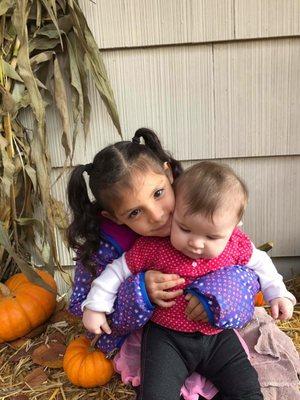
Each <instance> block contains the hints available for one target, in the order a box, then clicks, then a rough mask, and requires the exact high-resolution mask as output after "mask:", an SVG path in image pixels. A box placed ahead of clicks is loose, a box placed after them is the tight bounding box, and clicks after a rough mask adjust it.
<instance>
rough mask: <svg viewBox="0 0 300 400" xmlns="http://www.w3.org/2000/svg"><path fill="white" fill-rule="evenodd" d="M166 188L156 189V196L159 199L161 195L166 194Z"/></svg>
mask: <svg viewBox="0 0 300 400" xmlns="http://www.w3.org/2000/svg"><path fill="white" fill-rule="evenodd" d="M164 191H165V189H158V190H156V192H155V193H154V198H155V199H158V198H159V197H161V196H162V195H163V194H164Z"/></svg>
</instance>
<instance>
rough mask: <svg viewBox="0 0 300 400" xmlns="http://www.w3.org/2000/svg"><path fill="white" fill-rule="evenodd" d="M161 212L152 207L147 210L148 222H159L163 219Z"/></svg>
mask: <svg viewBox="0 0 300 400" xmlns="http://www.w3.org/2000/svg"><path fill="white" fill-rule="evenodd" d="M163 215H164V213H163V211H162V210H160V209H158V208H157V207H153V208H152V209H150V210H149V220H150V222H151V223H155V222H159V221H161V220H162V219H163Z"/></svg>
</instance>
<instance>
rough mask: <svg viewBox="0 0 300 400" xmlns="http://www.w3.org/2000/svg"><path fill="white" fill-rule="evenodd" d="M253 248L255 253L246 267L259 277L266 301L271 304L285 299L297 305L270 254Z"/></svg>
mask: <svg viewBox="0 0 300 400" xmlns="http://www.w3.org/2000/svg"><path fill="white" fill-rule="evenodd" d="M252 246H253V253H252V256H251V258H250V260H249V261H248V263H247V264H246V265H245V267H248V268H250V269H252V270H253V271H254V272H255V273H256V274H257V275H258V277H259V282H260V286H261V290H262V292H263V295H264V298H265V300H266V301H268V302H270V301H271V300H273V299H275V298H279V297H285V298H287V299H289V300H290V301H291V302H292V303H293V304H296V299H295V297H294V296H293V295H292V293H290V292H289V291H288V290H287V288H286V286H285V284H284V282H283V278H282V276H281V275H280V274H279V273H278V272H277V269H276V267H275V265H274V264H273V262H272V260H271V258H270V257H269V256H268V254H267V253H266V252H265V251H262V250H258V249H257V248H256V247H255V246H254V245H253V244H252Z"/></svg>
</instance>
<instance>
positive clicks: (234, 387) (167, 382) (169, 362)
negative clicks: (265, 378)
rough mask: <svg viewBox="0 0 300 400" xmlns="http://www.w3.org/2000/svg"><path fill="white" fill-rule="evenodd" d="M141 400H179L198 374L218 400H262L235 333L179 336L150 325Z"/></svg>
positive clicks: (145, 338) (144, 349)
mask: <svg viewBox="0 0 300 400" xmlns="http://www.w3.org/2000/svg"><path fill="white" fill-rule="evenodd" d="M141 367H142V376H141V378H142V382H141V387H140V393H139V395H138V399H139V400H176V399H177V400H179V399H180V388H181V386H182V384H183V383H184V381H185V379H186V378H187V377H188V376H189V375H190V374H191V373H192V372H194V371H197V372H199V373H200V374H201V375H203V376H205V377H206V378H208V379H210V380H211V381H212V382H213V383H214V384H215V386H216V387H217V388H218V389H219V391H220V394H218V395H217V396H216V399H220V400H221V399H222V400H262V399H263V396H262V393H261V390H260V386H259V382H258V377H257V373H256V371H255V369H254V368H253V367H252V366H251V364H250V362H249V360H248V358H247V355H246V353H245V350H244V349H243V347H242V345H241V343H240V341H239V339H238V337H237V336H236V334H235V333H234V331H232V330H224V331H222V332H221V333H219V334H217V335H211V336H208V335H203V334H201V333H199V332H197V333H184V332H176V331H173V330H170V329H167V328H163V327H161V326H159V325H157V324H154V323H153V322H149V323H148V324H147V325H146V326H145V328H144V331H143V339H142V365H141Z"/></svg>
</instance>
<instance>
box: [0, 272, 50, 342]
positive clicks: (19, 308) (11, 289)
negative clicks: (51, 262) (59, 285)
mask: <svg viewBox="0 0 300 400" xmlns="http://www.w3.org/2000/svg"><path fill="white" fill-rule="evenodd" d="M38 274H39V275H40V277H41V278H42V279H43V280H44V281H45V282H46V283H48V285H49V286H51V287H52V289H53V291H54V293H51V292H49V291H48V290H46V289H43V288H42V287H40V286H38V285H37V284H34V283H32V282H30V281H29V280H28V279H27V278H26V276H25V275H24V274H22V273H19V274H16V275H13V276H12V277H11V278H9V279H8V280H7V281H6V282H5V285H4V284H1V285H0V321H1V322H0V343H1V342H6V341H11V340H15V339H17V338H19V337H21V336H23V335H26V334H27V333H28V332H30V331H31V330H32V329H34V328H36V327H38V326H39V325H41V324H42V323H43V322H45V321H46V320H47V319H48V318H49V317H50V315H51V314H52V313H53V311H54V309H55V305H56V283H55V281H54V279H53V277H52V276H51V275H50V274H48V273H47V272H45V271H38Z"/></svg>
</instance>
